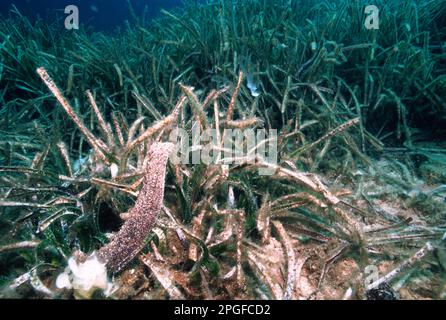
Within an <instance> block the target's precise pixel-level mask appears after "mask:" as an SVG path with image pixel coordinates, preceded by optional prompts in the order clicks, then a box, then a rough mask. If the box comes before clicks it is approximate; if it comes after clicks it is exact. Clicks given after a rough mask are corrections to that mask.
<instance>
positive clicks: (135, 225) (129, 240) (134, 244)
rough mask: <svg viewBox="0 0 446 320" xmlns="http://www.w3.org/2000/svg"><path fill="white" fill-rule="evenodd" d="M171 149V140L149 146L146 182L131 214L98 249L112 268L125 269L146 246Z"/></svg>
mask: <svg viewBox="0 0 446 320" xmlns="http://www.w3.org/2000/svg"><path fill="white" fill-rule="evenodd" d="M172 150H173V144H171V143H154V144H152V146H151V147H150V150H149V153H148V158H147V168H146V171H145V182H144V186H143V188H142V190H141V191H140V193H139V196H138V199H137V200H136V204H135V206H134V207H133V208H132V209H131V211H130V218H129V219H128V220H127V221H126V222H125V223H124V225H123V226H122V228H121V230H120V231H119V232H118V233H117V234H116V235H115V236H114V237H113V239H112V241H111V242H110V243H109V244H108V245H106V246H104V247H103V248H101V249H100V250H99V252H98V257H99V260H100V261H101V262H103V263H105V264H106V266H107V269H108V270H109V271H110V272H118V271H120V270H122V268H124V267H125V265H126V264H127V263H128V262H130V261H131V260H132V259H133V258H134V257H135V256H136V255H137V254H138V253H139V251H140V250H141V249H142V247H143V246H144V240H145V239H146V238H147V235H148V233H149V232H150V230H151V228H152V227H153V225H154V224H155V222H156V217H157V215H158V212H159V211H160V210H161V206H162V204H163V198H164V184H165V176H166V166H167V161H168V158H169V155H170V153H171V151H172Z"/></svg>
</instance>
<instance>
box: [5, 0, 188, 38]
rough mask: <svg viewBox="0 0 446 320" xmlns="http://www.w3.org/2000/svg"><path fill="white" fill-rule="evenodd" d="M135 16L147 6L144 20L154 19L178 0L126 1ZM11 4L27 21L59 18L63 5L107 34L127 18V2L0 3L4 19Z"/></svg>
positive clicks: (18, 0) (52, 0) (14, 0)
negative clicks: (56, 16)
mask: <svg viewBox="0 0 446 320" xmlns="http://www.w3.org/2000/svg"><path fill="white" fill-rule="evenodd" d="M130 2H131V3H132V6H133V8H134V9H135V12H136V14H137V15H138V16H139V17H142V15H143V12H144V8H145V6H147V9H148V10H147V16H146V19H151V18H154V17H156V16H157V15H158V13H159V11H160V9H166V10H169V9H172V8H174V7H178V6H181V5H182V1H181V0H130ZM12 5H15V6H16V7H17V8H18V9H19V11H20V12H21V13H22V14H23V15H25V16H27V17H29V18H30V19H31V20H34V19H36V18H37V17H41V18H44V19H51V18H50V17H53V18H54V17H55V15H56V14H57V15H59V16H63V15H64V9H65V7H66V6H67V5H76V6H77V7H78V8H79V13H80V23H81V24H84V25H88V26H92V27H93V28H94V29H95V30H96V31H109V30H113V29H114V28H115V27H117V26H120V25H122V23H123V22H124V21H125V20H129V19H131V15H130V12H129V5H128V1H127V0H0V14H1V15H2V16H3V17H4V16H7V15H8V14H9V12H10V10H11V8H12Z"/></svg>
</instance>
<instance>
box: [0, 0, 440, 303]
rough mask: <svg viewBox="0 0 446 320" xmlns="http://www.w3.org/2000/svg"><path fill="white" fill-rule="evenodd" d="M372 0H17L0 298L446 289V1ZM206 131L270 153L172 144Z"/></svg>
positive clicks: (0, 35) (6, 21)
mask: <svg viewBox="0 0 446 320" xmlns="http://www.w3.org/2000/svg"><path fill="white" fill-rule="evenodd" d="M368 4H369V3H367V2H365V1H360V0H354V1H346V0H336V1H325V0H319V1H299V0H283V1H282V0H274V1H273V0H244V1H240V0H239V1H235V0H219V1H217V0H215V1H204V2H203V3H197V2H196V1H185V4H184V6H183V7H181V8H178V9H176V10H170V11H162V12H161V14H160V16H159V17H157V18H156V19H154V20H150V21H146V20H145V19H144V18H143V17H140V15H139V14H136V13H135V12H134V10H133V11H132V10H131V8H130V10H131V12H132V16H133V18H132V19H131V20H130V21H128V22H127V23H126V24H125V25H124V26H122V27H120V28H117V29H116V30H115V31H114V32H112V33H106V32H94V31H93V30H91V29H90V28H89V27H88V26H83V25H81V27H80V29H79V30H66V29H64V23H63V19H55V20H54V21H51V22H49V21H47V20H43V19H40V20H37V21H30V20H29V19H28V18H27V17H25V16H23V15H22V14H21V13H20V12H19V11H18V10H17V9H13V10H11V12H10V14H9V16H3V17H2V18H1V20H0V297H1V298H26V299H35V298H37V299H92V298H97V299H279V300H281V299H287V300H288V299H290V300H301V299H346V300H356V299H359V300H364V299H445V298H446V99H445V96H446V1H445V0H430V1H429V0H425V1H421V0H420V1H414V0H407V1H383V0H376V1H374V3H373V4H374V5H375V6H376V7H377V8H379V29H370V28H366V27H365V23H364V22H365V21H366V19H367V13H366V12H365V7H366V6H367V5H368ZM195 126H199V127H200V128H201V129H208V128H213V129H215V130H217V132H218V137H219V138H220V140H219V141H218V142H217V143H216V144H215V148H216V149H218V148H221V141H222V139H223V136H224V135H225V133H224V132H225V131H224V130H225V129H230V128H236V129H248V128H251V129H261V128H264V129H276V130H277V160H278V161H277V163H270V162H268V161H266V160H265V159H257V161H256V162H255V163H251V162H243V161H242V162H241V163H237V164H229V165H228V164H224V163H223V162H221V163H218V164H215V165H205V164H194V165H192V164H175V163H172V162H171V161H168V159H167V158H168V156H169V154H170V153H171V152H172V144H171V143H170V142H169V135H170V133H171V132H172V131H173V130H175V129H176V128H178V127H180V128H184V129H186V130H187V131H192V130H193V129H194V127H195ZM191 152H192V151H191ZM261 168H268V169H271V170H272V173H273V174H272V175H270V176H262V175H259V169H261Z"/></svg>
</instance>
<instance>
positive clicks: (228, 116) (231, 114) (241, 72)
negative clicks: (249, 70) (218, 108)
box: [226, 71, 244, 121]
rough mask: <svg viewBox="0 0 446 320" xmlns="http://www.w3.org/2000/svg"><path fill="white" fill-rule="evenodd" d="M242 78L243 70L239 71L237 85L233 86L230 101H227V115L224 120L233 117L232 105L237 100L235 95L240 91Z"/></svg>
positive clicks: (229, 119) (233, 105)
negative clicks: (233, 89)
mask: <svg viewBox="0 0 446 320" xmlns="http://www.w3.org/2000/svg"><path fill="white" fill-rule="evenodd" d="M243 78H244V74H243V71H240V74H239V76H238V82H237V87H235V91H234V94H233V95H232V98H231V102H230V103H229V108H228V115H227V117H226V121H231V120H232V119H233V116H234V107H235V103H236V102H237V96H238V94H239V92H240V87H241V86H242V82H243Z"/></svg>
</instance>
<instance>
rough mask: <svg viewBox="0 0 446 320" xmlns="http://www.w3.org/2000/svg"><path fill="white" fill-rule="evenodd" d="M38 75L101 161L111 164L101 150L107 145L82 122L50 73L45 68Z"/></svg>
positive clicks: (38, 70) (40, 69)
mask: <svg viewBox="0 0 446 320" xmlns="http://www.w3.org/2000/svg"><path fill="white" fill-rule="evenodd" d="M37 73H38V74H39V76H40V78H42V80H43V82H44V83H45V84H46V86H47V87H48V89H50V91H51V92H52V93H53V95H54V96H55V97H56V99H57V100H58V101H59V103H60V104H61V105H62V107H63V108H64V110H65V111H66V112H67V114H68V115H69V116H70V118H71V119H73V121H74V123H76V125H77V127H78V128H79V130H80V131H81V132H82V133H83V134H84V136H85V137H86V138H87V140H88V142H89V143H90V145H91V146H92V147H93V149H94V151H95V152H96V153H97V154H98V155H99V157H100V158H101V160H103V161H104V162H105V163H106V164H108V165H109V164H110V163H109V161H108V159H107V157H106V156H105V154H104V153H103V152H102V150H101V148H102V149H103V150H108V148H107V146H106V145H105V143H104V142H103V141H101V140H99V139H97V138H96V137H95V136H94V135H93V134H92V133H91V131H90V130H88V128H87V127H86V126H85V124H84V123H83V122H82V120H81V119H80V118H79V117H78V116H77V114H76V113H75V112H74V110H73V108H72V107H71V105H70V103H69V102H68V100H67V99H66V98H65V97H64V95H63V94H62V92H61V91H60V90H59V88H58V87H57V86H56V84H55V83H54V81H53V79H52V78H51V77H50V75H49V74H48V72H47V71H46V70H45V68H39V69H37Z"/></svg>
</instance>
